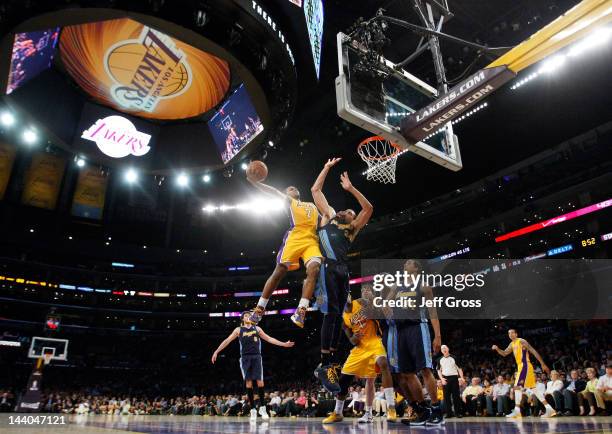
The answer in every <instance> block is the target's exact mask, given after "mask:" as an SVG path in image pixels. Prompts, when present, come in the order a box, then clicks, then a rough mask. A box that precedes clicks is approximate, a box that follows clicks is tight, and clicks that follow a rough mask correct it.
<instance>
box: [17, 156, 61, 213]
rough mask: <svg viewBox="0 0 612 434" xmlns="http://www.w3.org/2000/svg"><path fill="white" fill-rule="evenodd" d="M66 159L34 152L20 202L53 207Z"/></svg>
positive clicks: (46, 207) (48, 207)
mask: <svg viewBox="0 0 612 434" xmlns="http://www.w3.org/2000/svg"><path fill="white" fill-rule="evenodd" d="M65 167H66V161H65V160H64V159H63V158H60V157H57V156H55V155H51V154H47V153H39V154H35V155H34V156H33V157H32V163H31V164H30V168H29V169H28V171H27V173H26V176H25V186H24V188H23V195H22V197H21V202H22V203H23V204H24V205H30V206H36V207H38V208H45V209H54V208H55V205H56V203H57V196H58V194H59V191H60V186H61V184H62V178H63V177H64V168H65Z"/></svg>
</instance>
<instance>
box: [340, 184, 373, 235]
mask: <svg viewBox="0 0 612 434" xmlns="http://www.w3.org/2000/svg"><path fill="white" fill-rule="evenodd" d="M340 184H341V185H342V188H344V189H345V190H346V191H348V192H349V193H351V194H352V195H353V196H354V197H355V199H357V202H359V206H360V207H361V211H359V214H357V217H355V220H353V222H352V223H351V226H353V238H355V236H356V235H357V232H359V231H360V230H361V228H363V227H364V226H365V225H366V224H368V221H370V217H372V213H373V212H374V207H373V206H372V204H371V203H370V201H369V200H368V199H366V197H365V196H364V195H363V194H361V192H360V191H359V190H357V189H356V188H355V186H354V185H353V184H352V183H351V180H350V178H349V176H348V173H347V172H344V173H343V174H342V175H340Z"/></svg>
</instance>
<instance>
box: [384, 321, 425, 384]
mask: <svg viewBox="0 0 612 434" xmlns="http://www.w3.org/2000/svg"><path fill="white" fill-rule="evenodd" d="M383 344H384V345H385V349H386V350H387V360H388V361H389V365H390V366H391V372H392V373H394V374H397V373H413V372H415V373H416V372H419V371H420V370H421V369H423V368H429V369H433V361H432V357H431V356H432V354H431V353H432V351H431V336H430V334H429V325H428V323H424V322H422V323H409V324H406V323H400V324H398V325H396V324H395V323H391V324H389V325H388V326H387V327H385V329H384V332H383Z"/></svg>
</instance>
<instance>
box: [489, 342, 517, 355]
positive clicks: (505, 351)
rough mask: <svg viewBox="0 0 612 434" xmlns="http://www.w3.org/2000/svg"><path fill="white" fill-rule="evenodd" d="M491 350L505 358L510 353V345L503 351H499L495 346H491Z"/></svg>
mask: <svg viewBox="0 0 612 434" xmlns="http://www.w3.org/2000/svg"><path fill="white" fill-rule="evenodd" d="M491 349H492V350H493V351H497V354H499V355H500V356H502V357H506V356H508V355H510V354H511V353H512V344H508V347H507V348H506V349H505V350H500V349H499V347H498V346H497V345H493V346H492V347H491Z"/></svg>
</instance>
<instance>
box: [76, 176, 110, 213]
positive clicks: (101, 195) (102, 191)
mask: <svg viewBox="0 0 612 434" xmlns="http://www.w3.org/2000/svg"><path fill="white" fill-rule="evenodd" d="M107 181H108V177H107V176H106V175H105V174H102V173H101V172H100V170H99V169H97V168H94V167H87V168H83V169H82V170H81V171H80V172H79V179H78V181H77V186H76V190H75V192H74V197H73V199H72V215H73V216H75V217H84V218H89V219H97V220H100V219H101V218H102V213H103V211H104V200H105V198H106V184H107Z"/></svg>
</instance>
